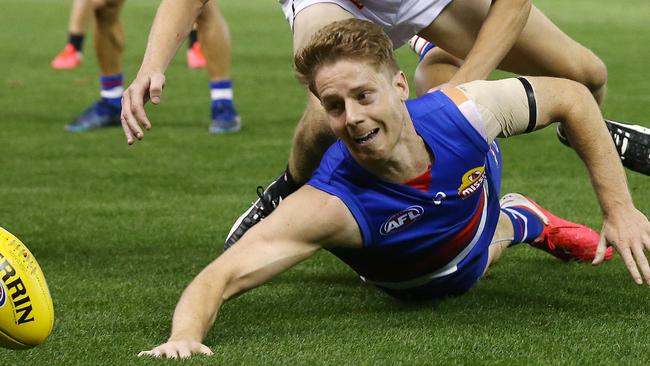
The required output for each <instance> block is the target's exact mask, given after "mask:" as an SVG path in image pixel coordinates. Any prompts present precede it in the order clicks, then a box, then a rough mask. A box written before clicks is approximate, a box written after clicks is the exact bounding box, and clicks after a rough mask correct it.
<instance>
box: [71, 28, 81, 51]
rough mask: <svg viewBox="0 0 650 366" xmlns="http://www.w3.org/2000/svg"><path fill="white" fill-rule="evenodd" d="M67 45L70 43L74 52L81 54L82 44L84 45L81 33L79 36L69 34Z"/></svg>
mask: <svg viewBox="0 0 650 366" xmlns="http://www.w3.org/2000/svg"><path fill="white" fill-rule="evenodd" d="M68 43H70V44H71V45H72V47H74V49H75V50H77V51H78V52H81V48H82V47H83V43H84V35H83V33H81V34H72V33H70V35H69V36H68Z"/></svg>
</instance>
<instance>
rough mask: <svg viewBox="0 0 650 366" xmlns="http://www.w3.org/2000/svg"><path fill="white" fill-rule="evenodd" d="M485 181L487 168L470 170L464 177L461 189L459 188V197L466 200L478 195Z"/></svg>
mask: <svg viewBox="0 0 650 366" xmlns="http://www.w3.org/2000/svg"><path fill="white" fill-rule="evenodd" d="M484 179H485V167H484V166H479V167H476V168H473V169H471V170H469V171H468V172H467V173H465V174H464V175H463V179H462V182H461V184H460V187H458V195H459V196H460V198H462V199H465V198H467V197H469V196H471V195H473V194H474V193H476V192H477V191H478V190H479V188H481V185H482V184H483V180H484Z"/></svg>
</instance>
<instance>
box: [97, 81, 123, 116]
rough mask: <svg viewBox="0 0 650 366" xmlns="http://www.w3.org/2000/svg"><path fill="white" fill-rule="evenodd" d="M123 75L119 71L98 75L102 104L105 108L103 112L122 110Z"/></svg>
mask: <svg viewBox="0 0 650 366" xmlns="http://www.w3.org/2000/svg"><path fill="white" fill-rule="evenodd" d="M123 80H124V77H123V76H122V74H121V73H119V74H115V75H102V76H100V77H99V82H100V83H101V86H102V89H101V92H100V95H101V97H102V104H104V106H105V107H107V108H105V109H104V110H103V111H100V112H103V113H104V114H118V113H120V111H121V110H122V93H123V92H124V86H122V83H123Z"/></svg>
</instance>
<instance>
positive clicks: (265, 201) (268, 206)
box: [257, 186, 282, 217]
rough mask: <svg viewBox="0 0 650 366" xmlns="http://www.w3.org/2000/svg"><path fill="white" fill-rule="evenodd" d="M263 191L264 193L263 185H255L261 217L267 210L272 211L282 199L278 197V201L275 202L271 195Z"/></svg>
mask: <svg viewBox="0 0 650 366" xmlns="http://www.w3.org/2000/svg"><path fill="white" fill-rule="evenodd" d="M264 193H266V192H264V187H262V186H257V197H259V199H260V204H259V206H258V207H259V209H260V211H261V214H262V217H264V216H266V213H267V212H271V211H273V210H274V209H275V208H276V207H278V205H279V204H280V202H281V201H282V197H279V200H278V202H275V200H273V199H272V198H271V195H266V194H264Z"/></svg>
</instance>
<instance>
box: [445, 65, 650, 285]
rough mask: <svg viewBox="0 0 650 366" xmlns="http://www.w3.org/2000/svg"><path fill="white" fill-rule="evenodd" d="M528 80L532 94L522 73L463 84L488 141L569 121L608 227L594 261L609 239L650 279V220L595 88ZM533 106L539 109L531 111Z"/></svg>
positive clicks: (635, 271) (638, 275)
mask: <svg viewBox="0 0 650 366" xmlns="http://www.w3.org/2000/svg"><path fill="white" fill-rule="evenodd" d="M525 80H528V81H529V82H530V85H531V87H532V89H531V91H532V93H531V94H530V95H531V97H530V98H529V97H528V95H527V93H526V92H525V91H524V86H523V85H524V84H523V83H522V82H520V81H519V80H516V79H506V80H497V81H475V82H471V83H467V84H464V85H461V86H459V89H460V90H463V91H464V92H465V94H466V95H467V96H469V97H470V99H472V100H473V101H474V102H475V104H476V106H477V109H478V110H479V113H480V114H481V115H483V119H484V122H485V131H486V133H485V135H486V140H488V141H491V139H493V138H494V137H495V136H497V135H502V136H510V135H516V134H521V133H525V132H526V131H527V130H528V131H530V130H536V129H541V128H544V127H546V126H548V125H550V124H551V123H553V122H561V123H562V124H563V125H564V128H565V130H566V134H567V137H568V138H569V140H570V142H571V146H572V147H573V148H574V149H575V150H576V152H577V153H578V155H579V156H580V158H581V159H582V161H583V162H584V164H585V166H586V167H587V170H588V172H589V176H590V178H591V183H592V186H593V188H594V190H595V192H596V196H597V198H598V203H599V204H600V208H601V211H602V213H603V228H602V230H601V237H600V243H599V246H598V250H597V252H596V257H595V259H594V262H593V264H595V265H597V264H600V263H601V262H602V261H603V259H604V256H605V250H606V249H607V245H608V244H609V245H613V246H614V247H616V250H617V251H618V252H619V254H620V255H621V257H622V258H623V261H624V263H625V265H626V266H627V269H628V271H629V272H630V274H631V275H632V277H633V278H634V280H635V282H636V283H638V284H641V283H643V278H645V281H646V282H647V283H650V266H649V265H648V260H647V258H646V256H645V253H644V248H645V249H650V222H648V219H647V218H646V216H645V215H644V214H643V213H641V212H640V211H639V210H637V209H636V207H634V204H633V202H632V197H631V195H630V192H629V189H628V187H627V179H626V177H625V172H624V170H623V166H622V164H621V161H620V159H619V157H618V154H617V153H616V150H615V148H614V144H613V143H612V139H611V137H610V136H609V133H608V131H607V128H606V127H605V124H604V123H603V117H602V115H601V113H600V109H599V107H598V105H597V104H596V102H595V101H594V99H593V97H592V96H591V94H590V92H589V90H588V89H587V88H586V87H585V86H583V85H581V84H579V83H577V82H574V81H571V80H566V79H557V78H547V77H527V78H525ZM452 90H454V89H452ZM445 92H446V93H453V92H448V91H445ZM532 105H535V108H531V106H532ZM531 109H534V110H536V113H530V110H531ZM531 117H532V120H531V119H530V118H531Z"/></svg>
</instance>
